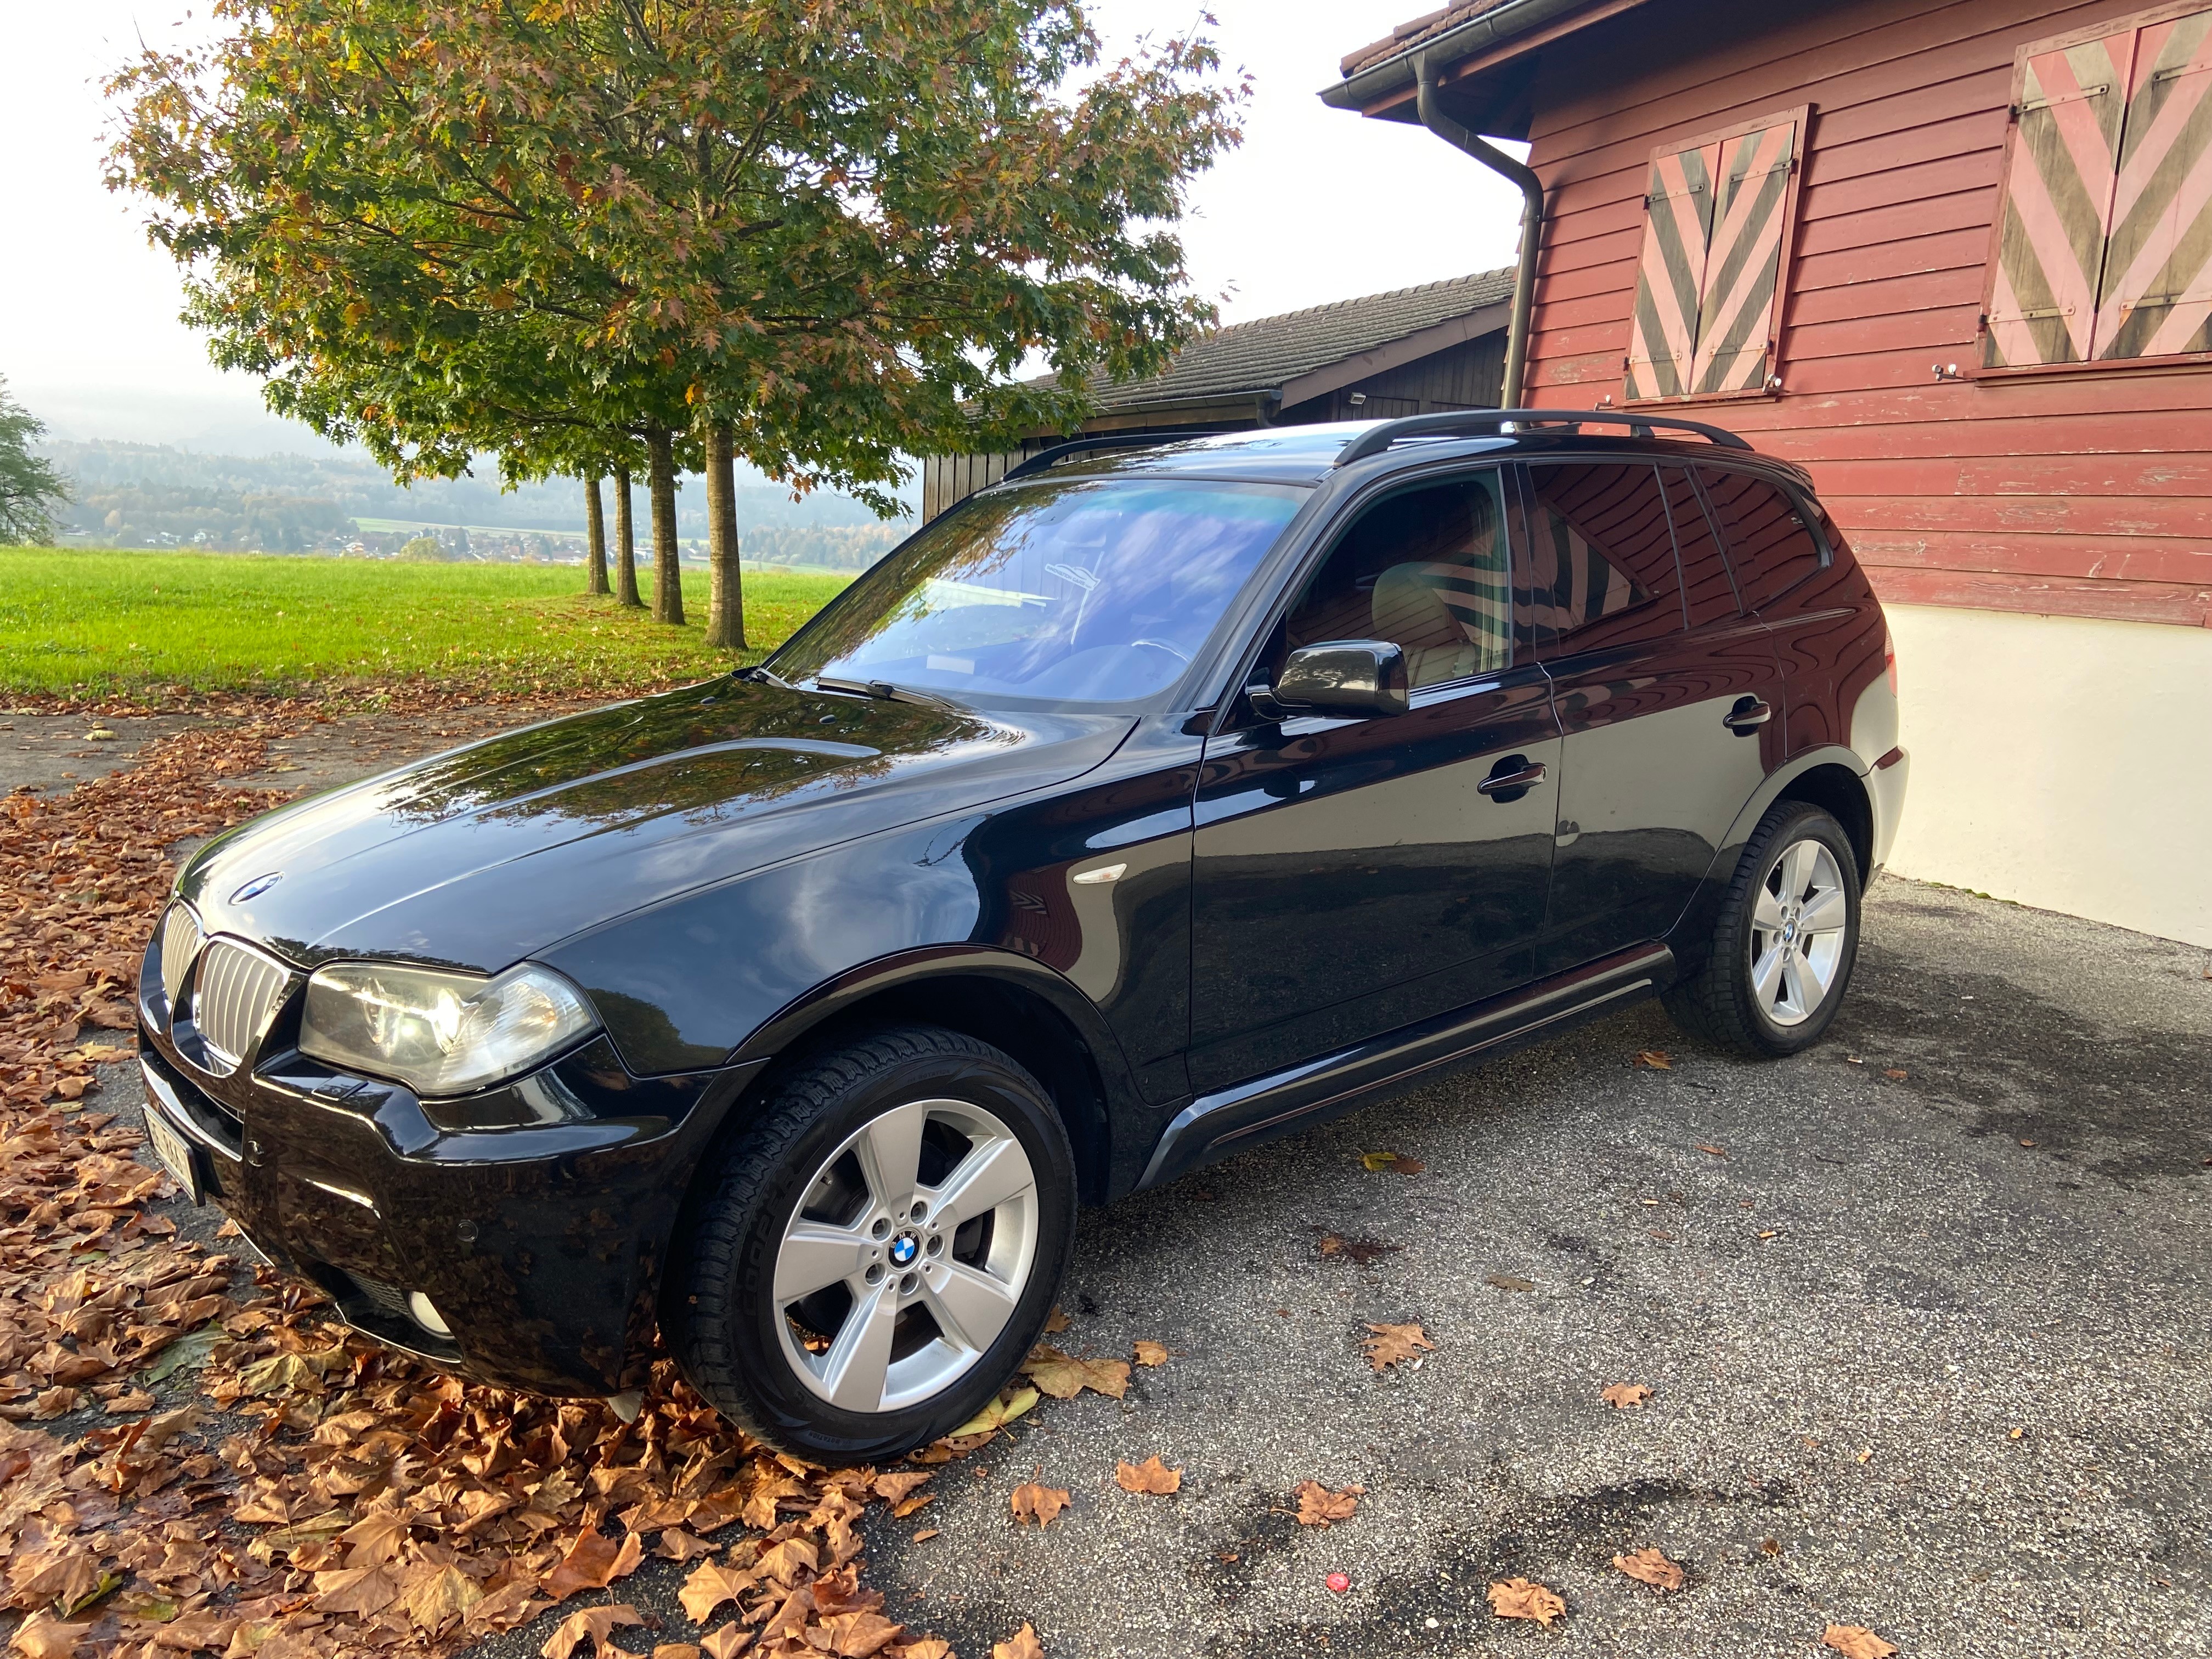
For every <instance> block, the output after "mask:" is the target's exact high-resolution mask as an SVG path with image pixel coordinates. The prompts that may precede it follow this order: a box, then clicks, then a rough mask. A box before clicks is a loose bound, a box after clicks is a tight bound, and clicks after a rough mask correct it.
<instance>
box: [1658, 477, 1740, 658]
mask: <svg viewBox="0 0 2212 1659" xmlns="http://www.w3.org/2000/svg"><path fill="white" fill-rule="evenodd" d="M1659 476H1660V477H1661V478H1662V480H1664V481H1665V483H1666V486H1667V513H1668V517H1669V518H1671V519H1673V520H1674V548H1675V550H1676V551H1677V552H1678V553H1680V555H1681V558H1682V606H1683V609H1684V610H1685V611H1687V612H1688V613H1689V620H1690V626H1691V627H1692V628H1703V627H1704V626H1705V624H1706V623H1718V622H1734V621H1735V619H1736V618H1737V617H1740V616H1741V615H1742V614H1743V612H1742V609H1741V606H1739V605H1737V604H1736V597H1735V583H1734V582H1732V581H1730V580H1729V566H1728V561H1727V559H1725V558H1723V556H1722V555H1721V543H1720V538H1719V537H1718V536H1717V535H1715V534H1714V533H1713V524H1712V520H1711V519H1708V518H1707V517H1706V516H1705V504H1704V503H1703V502H1702V501H1699V499H1698V491H1697V487H1696V486H1695V485H1693V484H1692V483H1691V482H1690V469H1689V468H1688V467H1686V466H1662V467H1661V468H1660V469H1659Z"/></svg>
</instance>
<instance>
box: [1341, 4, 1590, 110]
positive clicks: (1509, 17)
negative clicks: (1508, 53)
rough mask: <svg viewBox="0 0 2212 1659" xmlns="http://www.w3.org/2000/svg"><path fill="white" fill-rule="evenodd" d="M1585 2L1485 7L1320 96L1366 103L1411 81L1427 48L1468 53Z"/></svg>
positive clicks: (1447, 57)
mask: <svg viewBox="0 0 2212 1659" xmlns="http://www.w3.org/2000/svg"><path fill="white" fill-rule="evenodd" d="M1588 3H1589V0H1505V3H1504V5H1502V6H1500V7H1498V9H1496V10H1495V11H1488V12H1485V13H1484V14H1483V15H1481V16H1480V17H1476V18H1472V19H1470V20H1469V21H1467V22H1464V23H1462V24H1461V25H1460V26H1459V27H1457V28H1454V29H1446V30H1445V31H1444V32H1443V33H1442V34H1439V35H1437V37H1436V38H1435V39H1434V40H1424V41H1423V42H1422V43H1421V44H1420V46H1419V47H1418V48H1416V49H1415V50H1413V51H1412V52H1401V53H1399V54H1398V55H1397V56H1396V57H1395V58H1384V59H1383V61H1382V62H1381V63H1379V64H1369V65H1368V66H1367V67H1366V68H1365V69H1364V70H1360V71H1358V73H1357V74H1355V75H1351V76H1346V78H1345V79H1343V80H1342V81H1340V82H1337V84H1336V85H1334V86H1333V87H1330V88H1327V89H1326V90H1325V91H1323V92H1322V95H1321V97H1322V102H1323V103H1325V104H1328V106H1331V107H1332V108H1335V109H1360V108H1364V106H1366V105H1368V104H1370V103H1372V102H1373V101H1374V100H1376V99H1377V98H1379V97H1381V96H1382V95H1383V94H1385V93H1390V92H1395V91H1397V90H1399V89H1400V88H1402V87H1404V86H1405V85H1407V83H1408V82H1412V81H1413V80H1414V79H1415V75H1416V66H1417V65H1418V64H1419V60H1420V59H1421V58H1425V57H1426V56H1428V55H1429V54H1430V53H1431V52H1433V53H1435V54H1436V58H1437V62H1439V63H1444V64H1449V63H1451V62H1453V61H1454V60H1455V59H1456V58H1470V57H1473V56H1474V54H1475V53H1476V52H1480V51H1482V50H1483V49H1484V48H1485V47H1487V46H1499V45H1502V44H1503V43H1504V42H1505V41H1507V40H1512V39H1513V38H1514V37H1515V36H1516V35H1520V34H1526V33H1528V31H1529V30H1531V29H1533V28H1534V27H1537V26H1538V25H1539V24H1542V23H1548V22H1550V21H1552V19H1553V18H1554V17H1557V16H1559V15H1560V14H1561V13H1563V12H1570V11H1573V10H1574V9H1577V7H1579V6H1583V5H1587V4H1588Z"/></svg>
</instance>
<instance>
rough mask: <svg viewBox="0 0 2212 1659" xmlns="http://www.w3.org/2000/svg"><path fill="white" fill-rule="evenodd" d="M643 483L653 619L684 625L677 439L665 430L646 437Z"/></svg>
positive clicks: (658, 428)
mask: <svg viewBox="0 0 2212 1659" xmlns="http://www.w3.org/2000/svg"><path fill="white" fill-rule="evenodd" d="M645 460H646V483H647V488H648V489H650V490H651V492H652V495H653V621H655V622H659V623H672V624H674V625H675V626H676V627H678V628H681V627H683V625H684V583H683V579H682V576H681V574H680V573H679V572H678V570H677V568H676V437H675V435H674V434H673V433H671V432H670V431H669V429H668V428H666V427H665V426H656V427H651V428H647V431H646V435H645Z"/></svg>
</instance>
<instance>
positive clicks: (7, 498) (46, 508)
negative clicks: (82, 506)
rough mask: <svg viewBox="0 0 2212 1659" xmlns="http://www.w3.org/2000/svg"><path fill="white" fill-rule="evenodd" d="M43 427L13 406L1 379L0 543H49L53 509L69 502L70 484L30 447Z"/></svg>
mask: <svg viewBox="0 0 2212 1659" xmlns="http://www.w3.org/2000/svg"><path fill="white" fill-rule="evenodd" d="M45 435H46V422H43V421H41V420H40V419H39V417H38V416H35V415H33V414H32V413H31V411H30V410H27V409H25V408H24V407H23V405H22V404H19V403H17V402H16V401H15V398H14V396H13V395H12V394H11V393H10V392H9V390H8V381H7V379H6V377H5V376H0V544H10V545H14V544H21V543H25V542H45V541H51V540H52V539H53V533H54V519H53V509H54V508H55V507H58V506H60V505H61V504H62V503H63V502H64V501H67V500H68V499H69V480H68V479H66V478H64V477H63V476H62V475H61V474H60V473H59V472H58V471H56V470H55V468H54V464H53V463H52V461H50V460H48V459H46V457H45V456H43V455H38V454H33V453H32V450H31V446H32V445H33V444H34V443H36V442H37V441H39V440H40V438H41V437H43V436H45Z"/></svg>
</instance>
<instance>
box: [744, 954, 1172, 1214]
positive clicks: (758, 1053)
mask: <svg viewBox="0 0 2212 1659" xmlns="http://www.w3.org/2000/svg"><path fill="white" fill-rule="evenodd" d="M900 1022H919V1023H921V1024H932V1025H941V1026H944V1027H945V1028H946V1029H947V1030H954V1031H958V1032H961V1033H963V1035H965V1036H972V1037H974V1038H975V1039H976V1040H977V1041H979V1042H987V1043H990V1044H991V1045H992V1046H993V1047H994V1048H1000V1049H1002V1050H1004V1051H1005V1052H1006V1054H1008V1055H1009V1056H1011V1057H1012V1059H1013V1060H1016V1061H1017V1062H1018V1063H1019V1064H1020V1065H1021V1066H1024V1068H1025V1069H1027V1070H1028V1071H1029V1072H1030V1073H1031V1074H1032V1075H1033V1076H1035V1077H1036V1079H1037V1081H1038V1082H1039V1083H1041V1084H1042V1085H1044V1088H1045V1092H1046V1093H1047V1094H1048V1096H1049V1097H1051V1100H1052V1103H1053V1106H1054V1109H1056V1110H1057V1111H1058V1113H1059V1115H1060V1121H1061V1123H1062V1124H1063V1125H1064V1126H1065V1127H1066V1130H1067V1138H1068V1142H1069V1145H1070V1146H1071V1147H1072V1149H1073V1152H1074V1155H1075V1173H1076V1187H1077V1190H1078V1192H1079V1194H1081V1196H1082V1198H1083V1200H1084V1201H1085V1203H1090V1204H1096V1203H1100V1202H1103V1200H1104V1195H1105V1193H1106V1187H1107V1181H1108V1170H1109V1167H1110V1165H1111V1162H1112V1152H1113V1136H1112V1128H1111V1125H1112V1121H1113V1115H1114V1111H1113V1108H1114V1103H1115V1101H1116V1100H1117V1099H1121V1098H1126V1097H1127V1091H1128V1090H1129V1087H1130V1083H1129V1079H1128V1075H1127V1066H1126V1065H1125V1064H1124V1061H1123V1059H1122V1054H1121V1044H1120V1043H1119V1042H1117V1041H1116V1040H1115V1036H1114V1035H1113V1032H1112V1031H1111V1030H1109V1028H1108V1026H1107V1024H1106V1023H1105V1020H1104V1019H1103V1018H1102V1017H1101V1016H1100V1015H1099V1013H1098V1012H1097V1008H1096V1007H1095V1006H1093V1005H1092V1004H1091V1001H1090V1000H1089V999H1088V998H1086V997H1085V996H1084V994H1082V992H1080V991H1079V990H1078V989H1077V988H1076V987H1074V986H1073V984H1071V983H1069V982H1068V981H1066V979H1065V978H1063V977H1062V976H1061V975H1059V974H1056V973H1054V971H1053V970H1052V969H1049V968H1047V967H1045V966H1044V965H1043V964H1042V963H1037V962H1035V961H1033V960H1031V959H1030V957H1023V956H1018V955H1016V954H1015V953H1013V952H1012V951H994V950H976V949H963V948H960V947H949V948H946V947H940V948H935V949H929V950H921V951H908V952H902V953H901V954H899V955H897V956H894V957H885V958H883V959H881V960H878V961H876V962H872V963H866V964H865V965H863V966H861V967H860V968H856V969H853V970H851V971H850V972H848V973H846V974H843V975H840V976H839V977H838V978H837V979H836V980H834V981H830V982H829V984H827V985H823V986H821V987H817V989H816V990H814V991H812V992H811V993H809V994H807V995H806V996H805V997H802V998H800V999H799V1000H798V1001H796V1002H794V1003H793V1004H791V1005H790V1006H787V1008H785V1009H784V1010H783V1011H782V1012H780V1013H778V1014H777V1015H776V1016H775V1018H773V1019H770V1020H769V1022H768V1023H767V1024H764V1025H763V1026H762V1027H761V1028H760V1030H757V1031H756V1032H755V1033H754V1034H753V1036H751V1037H750V1038H748V1039H747V1040H746V1042H745V1043H744V1046H743V1047H742V1048H739V1049H738V1052H737V1053H736V1054H734V1055H732V1057H731V1058H732V1060H733V1061H736V1062H740V1063H741V1062H744V1061H747V1060H769V1061H770V1063H769V1064H768V1065H767V1066H763V1069H762V1072H761V1074H760V1075H759V1076H758V1077H757V1079H754V1080H753V1083H752V1085H751V1086H750V1088H748V1089H747V1091H745V1092H746V1094H747V1096H749V1097H753V1098H756V1099H757V1098H759V1097H761V1096H762V1095H763V1093H764V1092H765V1091H772V1090H773V1089H774V1088H775V1084H776V1079H777V1076H778V1074H779V1073H781V1071H783V1070H784V1069H785V1066H786V1064H787V1063H788V1062H791V1061H794V1060H798V1059H799V1058H801V1057H803V1056H805V1055H806V1054H813V1053H818V1052H819V1051H820V1050H821V1049H822V1048H823V1047H824V1046H826V1045H829V1044H833V1043H836V1042H838V1041H839V1040H840V1039H841V1038H842V1036H844V1035H845V1034H847V1033H850V1032H857V1031H860V1030H866V1029H867V1028H869V1027H872V1026H881V1025H885V1024H896V1023H900ZM749 1115H750V1114H749V1113H748V1112H747V1111H746V1109H745V1106H744V1103H743V1102H742V1101H740V1102H739V1103H738V1104H737V1106H736V1107H734V1108H733V1109H732V1112H731V1115H730V1117H731V1121H732V1123H739V1124H741V1123H742V1122H744V1121H745V1119H746V1118H747V1117H748V1116H749Z"/></svg>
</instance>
